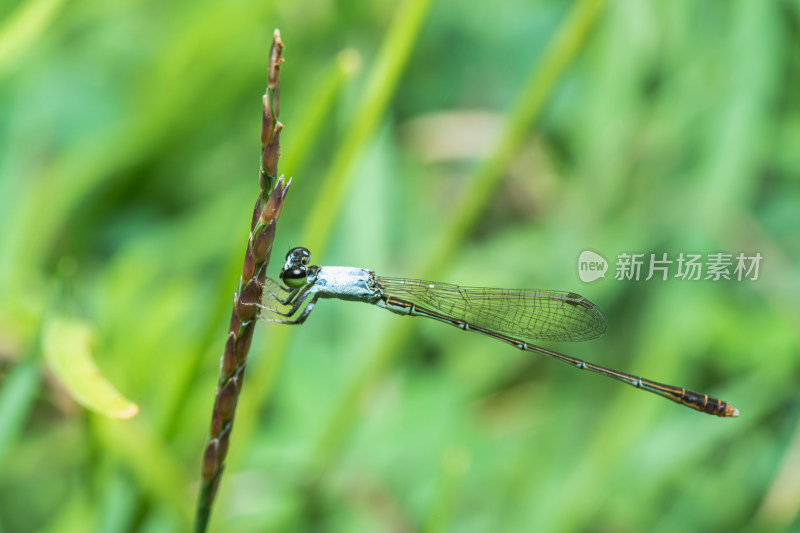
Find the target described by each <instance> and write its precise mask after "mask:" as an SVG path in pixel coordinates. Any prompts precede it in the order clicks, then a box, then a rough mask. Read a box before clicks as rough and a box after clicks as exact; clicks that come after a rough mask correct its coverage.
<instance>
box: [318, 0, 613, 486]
mask: <svg viewBox="0 0 800 533" xmlns="http://www.w3.org/2000/svg"><path fill="white" fill-rule="evenodd" d="M604 3H605V0H582V1H581V2H579V3H578V4H576V5H575V7H573V9H572V11H571V12H570V13H569V14H568V16H567V18H566V20H565V22H564V23H563V24H562V26H561V28H560V30H559V32H558V33H557V34H556V36H555V38H554V39H553V41H552V42H551V44H550V46H548V48H547V50H546V51H545V53H544V55H543V57H542V59H541V61H540V62H539V64H538V65H536V66H534V68H533V69H532V70H531V72H530V74H529V75H528V77H527V79H526V81H525V82H524V83H523V85H522V87H521V88H520V91H519V97H518V98H517V101H516V103H515V104H514V105H513V106H512V108H511V110H510V111H509V113H508V115H507V116H508V117H509V120H508V122H507V124H506V127H505V130H504V131H503V134H502V135H501V136H500V139H499V141H498V143H497V145H496V147H495V149H494V152H493V153H492V155H491V156H490V157H489V158H488V159H487V160H486V162H485V163H484V164H483V165H481V166H480V167H479V168H478V170H477V172H476V174H475V175H474V177H473V178H472V179H471V180H469V183H470V186H469V187H468V189H467V190H466V191H465V192H464V194H463V195H462V199H461V201H460V202H459V204H458V205H457V206H456V207H455V209H454V210H453V212H452V213H451V214H450V216H449V217H447V222H446V223H445V225H444V226H443V227H442V230H441V231H440V232H439V234H438V238H437V239H436V243H437V244H436V245H435V246H434V247H433V248H432V249H431V250H430V251H429V252H430V253H428V254H424V255H425V256H426V257H428V258H429V260H428V262H427V264H426V266H425V267H424V268H423V269H422V271H421V272H420V273H419V277H421V278H423V279H435V278H437V277H438V274H439V272H440V269H441V266H442V265H446V264H448V262H449V261H450V260H451V259H452V257H453V256H454V255H455V253H456V250H458V248H459V247H460V246H461V244H462V243H463V241H464V239H465V238H466V237H467V235H468V234H469V232H470V231H471V229H472V228H473V227H474V226H475V223H476V222H477V221H478V219H479V217H480V215H481V213H482V212H483V210H484V208H485V206H486V204H487V203H488V202H489V200H490V199H491V198H492V194H491V193H492V191H493V190H494V188H496V186H497V183H498V182H499V180H500V178H501V177H502V173H503V170H504V169H505V168H506V167H507V166H508V164H509V163H510V161H511V159H512V158H513V156H514V154H516V153H517V152H518V150H519V148H520V146H521V145H522V143H523V142H524V140H525V138H526V134H527V132H528V131H529V129H530V127H531V125H532V124H533V123H534V122H535V121H536V119H537V118H538V117H539V113H540V111H541V109H542V105H543V104H544V102H545V101H546V100H547V98H548V96H549V95H550V94H551V93H552V91H553V88H554V87H555V85H556V83H557V82H558V80H559V79H560V78H561V76H562V75H563V73H564V71H565V69H566V67H567V66H568V65H569V64H570V63H571V61H572V60H573V59H574V57H575V55H576V53H577V51H578V50H579V49H580V47H581V45H582V44H583V43H585V42H586V39H587V37H588V34H589V31H590V30H591V28H592V26H593V24H594V22H595V20H596V19H597V16H598V14H599V13H600V10H601V8H602V7H603V5H604ZM415 275H416V274H415ZM412 326H413V324H411V322H410V321H400V322H398V323H397V324H393V326H392V329H391V330H390V331H389V332H388V333H386V334H384V335H381V336H380V339H381V340H380V346H370V347H369V348H368V349H367V352H368V353H369V354H370V355H369V356H368V357H365V358H364V361H365V363H364V365H363V366H362V368H361V369H360V370H359V371H358V372H357V374H356V376H355V378H354V379H353V381H352V382H351V384H350V385H349V386H348V388H347V390H346V391H345V392H344V394H343V395H342V396H341V399H340V401H339V402H338V403H337V405H336V406H335V407H334V409H333V411H332V415H331V417H330V418H329V419H328V421H327V423H326V424H325V427H324V429H323V431H322V434H321V437H320V438H319V440H318V441H317V442H316V443H315V444H314V445H313V451H312V455H311V456H310V458H309V462H308V468H309V473H308V475H309V477H311V478H314V477H316V476H319V475H320V474H321V473H322V472H324V471H325V470H326V469H327V468H329V466H330V464H331V461H332V460H333V457H334V456H335V454H336V453H338V450H339V449H340V447H341V443H342V441H343V439H344V436H345V435H346V434H347V432H348V431H349V428H350V427H351V425H352V424H353V422H354V421H355V420H356V418H357V416H358V413H359V412H360V410H359V408H358V405H359V404H360V403H361V401H362V399H363V397H364V395H365V394H366V392H367V391H368V390H369V388H370V387H371V386H372V384H373V383H374V382H375V381H376V380H377V378H378V377H379V376H380V375H381V374H382V373H383V371H384V370H385V369H386V368H387V367H388V365H389V364H390V363H391V362H392V361H393V360H394V359H395V357H397V355H398V354H399V353H400V348H401V347H402V345H403V344H404V343H405V341H406V339H407V337H408V334H409V333H410V331H411V328H412Z"/></svg>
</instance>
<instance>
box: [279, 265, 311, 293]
mask: <svg viewBox="0 0 800 533" xmlns="http://www.w3.org/2000/svg"><path fill="white" fill-rule="evenodd" d="M307 277H308V272H307V271H306V269H305V267H303V268H299V267H296V268H289V269H284V270H282V271H281V279H282V280H283V282H284V283H285V284H286V286H287V287H289V288H292V289H296V288H298V287H302V286H303V285H305V284H306V278H307Z"/></svg>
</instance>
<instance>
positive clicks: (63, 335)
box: [43, 319, 139, 418]
mask: <svg viewBox="0 0 800 533" xmlns="http://www.w3.org/2000/svg"><path fill="white" fill-rule="evenodd" d="M92 337H93V331H92V329H91V328H90V327H89V326H88V325H87V324H85V323H83V322H78V321H74V320H73V321H69V320H65V319H55V320H53V321H52V322H50V323H49V324H48V325H47V327H46V329H45V332H44V338H43V345H44V346H43V351H44V355H45V358H46V359H47V362H48V364H49V365H50V369H51V370H52V371H53V374H55V376H56V377H57V378H58V379H59V381H60V382H61V383H62V384H63V385H64V387H65V388H66V390H67V392H69V394H70V396H72V397H73V398H74V399H75V401H77V402H78V403H79V404H81V405H83V406H84V407H86V408H87V409H91V410H92V411H95V412H97V413H100V414H103V415H105V416H108V417H110V418H131V417H133V416H136V414H137V413H138V412H139V407H138V406H137V405H136V404H135V403H133V402H131V401H130V400H127V399H126V398H125V397H124V396H122V394H120V393H119V391H117V389H116V388H114V386H113V385H112V384H111V383H110V382H109V381H108V380H107V379H106V378H105V376H103V374H102V372H100V369H98V368H97V365H95V363H94V360H93V359H92V349H91V348H92V347H91V345H92Z"/></svg>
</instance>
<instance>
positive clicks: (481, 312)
mask: <svg viewBox="0 0 800 533" xmlns="http://www.w3.org/2000/svg"><path fill="white" fill-rule="evenodd" d="M376 281H377V283H378V284H379V285H380V287H381V288H383V290H384V291H386V294H388V295H390V296H395V297H397V298H400V299H403V300H406V301H408V302H411V303H413V304H414V305H417V306H420V307H424V308H427V309H430V310H433V311H436V312H437V313H441V314H443V315H447V316H449V317H452V318H454V319H457V320H461V321H463V322H466V323H468V324H471V325H475V326H479V327H481V328H485V329H488V330H491V331H496V332H499V333H503V334H505V335H510V336H513V337H517V338H520V339H522V340H549V341H585V340H589V339H594V338H597V337H599V336H600V335H602V334H603V333H604V332H605V330H606V319H605V317H604V316H603V313H602V312H601V311H600V309H598V308H597V306H596V305H595V304H593V303H592V302H590V301H589V300H587V299H586V298H584V297H583V296H581V295H579V294H575V293H574V292H566V291H550V290H536V289H492V288H486V287H459V286H458V285H450V284H448V283H436V282H431V281H424V280H419V279H406V278H389V277H383V276H377V277H376Z"/></svg>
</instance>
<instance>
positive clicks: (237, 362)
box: [194, 30, 291, 533]
mask: <svg viewBox="0 0 800 533" xmlns="http://www.w3.org/2000/svg"><path fill="white" fill-rule="evenodd" d="M282 50H283V43H282V42H281V38H280V32H279V31H278V30H275V33H274V35H273V39H272V47H271V48H270V53H269V67H268V76H267V77H268V81H267V91H266V93H265V94H264V97H263V108H262V115H261V117H262V118H261V166H260V169H259V180H258V182H259V187H260V191H259V193H258V197H257V198H256V202H255V207H254V209H253V218H252V222H251V224H250V235H249V238H248V241H247V247H246V250H245V256H244V261H243V264H242V275H241V278H240V280H239V288H238V290H237V291H236V295H235V296H234V303H233V311H232V313H231V322H230V328H229V331H228V339H227V341H226V343H225V349H224V352H223V355H222V360H221V362H220V377H219V382H218V384H217V389H216V397H215V400H214V408H213V411H212V414H211V430H210V432H209V439H208V443H207V444H206V448H205V451H204V453H203V461H202V469H201V485H200V492H199V495H198V498H197V511H196V516H195V525H194V531H195V532H196V533H200V532H204V531H206V530H207V529H208V524H209V520H210V517H211V509H212V506H213V503H214V498H215V496H216V493H217V490H218V488H219V483H220V480H221V478H222V474H223V472H224V470H225V458H226V456H227V453H228V446H229V442H230V436H231V431H232V430H233V420H234V415H235V413H236V404H237V402H238V399H239V395H240V394H241V390H242V385H243V382H244V373H245V368H246V364H247V355H248V353H249V351H250V343H251V341H252V339H253V331H254V327H255V319H256V315H257V313H258V308H257V307H256V306H254V305H252V303H253V302H258V301H260V300H261V291H262V289H261V284H260V283H259V282H262V281H263V280H264V277H265V276H266V267H267V265H268V264H269V258H270V255H271V252H272V244H273V242H274V240H275V228H276V224H277V221H278V218H279V217H280V214H281V211H282V209H283V204H284V201H285V199H286V193H287V192H288V190H289V183H291V180H289V183H284V181H283V178H282V177H281V178H278V177H277V174H278V172H277V166H278V158H279V156H280V153H279V149H280V148H279V147H280V132H281V129H282V128H283V125H282V124H281V123H280V122H278V113H279V112H280V65H281V63H282V61H283V59H282V58H281V52H282Z"/></svg>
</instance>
